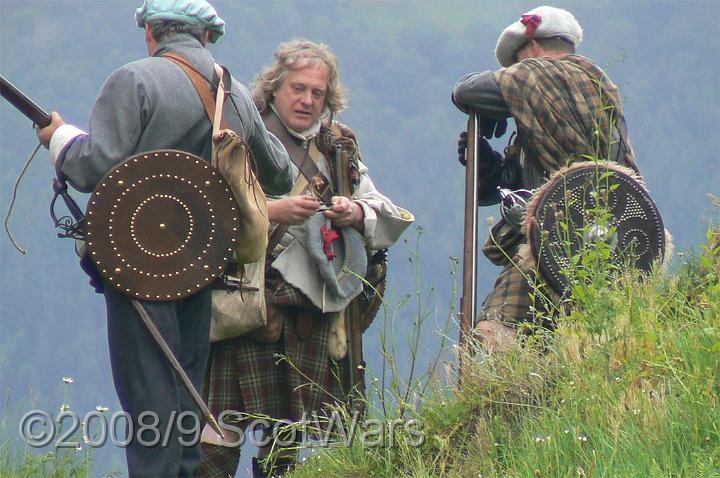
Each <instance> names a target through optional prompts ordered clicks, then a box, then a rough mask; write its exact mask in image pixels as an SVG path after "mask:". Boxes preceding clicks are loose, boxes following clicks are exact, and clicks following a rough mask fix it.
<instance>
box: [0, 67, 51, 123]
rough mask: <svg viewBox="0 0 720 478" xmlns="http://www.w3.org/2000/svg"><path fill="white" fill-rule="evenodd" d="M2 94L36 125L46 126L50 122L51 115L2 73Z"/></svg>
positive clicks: (0, 89)
mask: <svg viewBox="0 0 720 478" xmlns="http://www.w3.org/2000/svg"><path fill="white" fill-rule="evenodd" d="M0 94H1V95H2V97H3V98H5V99H6V100H8V101H9V102H10V103H11V104H12V105H13V106H14V107H15V108H16V109H17V110H18V111H20V112H21V113H22V114H24V115H25V116H26V117H27V118H28V119H30V120H31V121H32V122H33V123H35V124H36V125H38V126H40V127H43V128H44V127H45V126H47V125H49V124H50V115H49V114H48V113H47V112H46V111H45V110H44V109H42V108H40V107H39V106H38V105H37V104H36V103H35V102H34V101H33V100H31V99H30V98H28V97H27V96H25V94H23V92H22V91H20V90H18V89H17V88H16V87H15V86H14V85H13V84H12V83H10V82H9V81H8V80H7V79H6V78H5V77H4V76H2V75H0Z"/></svg>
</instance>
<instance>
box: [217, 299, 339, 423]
mask: <svg viewBox="0 0 720 478" xmlns="http://www.w3.org/2000/svg"><path fill="white" fill-rule="evenodd" d="M282 310H283V311H284V314H283V315H284V320H283V330H282V335H281V337H280V339H279V340H278V341H277V342H275V343H269V344H268V343H262V342H257V341H255V340H252V339H250V338H247V337H236V338H232V339H228V340H223V341H220V342H216V343H214V344H213V345H212V351H211V364H210V368H209V373H208V379H209V383H208V387H206V389H207V390H208V405H209V407H210V410H211V411H212V412H213V414H215V415H216V416H217V415H219V414H220V413H221V412H223V411H225V410H235V411H239V412H242V413H244V414H248V415H252V416H254V415H266V416H269V417H272V418H274V419H288V420H292V421H298V420H300V419H301V418H302V416H303V413H304V412H307V413H312V412H317V413H318V414H320V413H321V412H323V411H326V410H327V409H328V407H327V404H335V403H338V402H339V403H344V402H345V393H344V392H343V390H344V387H343V381H346V380H347V379H346V377H347V373H348V371H347V360H342V361H340V362H335V361H333V360H332V359H331V358H330V355H329V350H328V339H329V335H330V323H331V321H330V318H329V317H325V316H324V315H323V314H322V313H321V312H320V311H319V310H318V311H317V313H316V315H315V316H314V317H313V331H312V332H311V333H310V334H309V335H308V336H307V337H305V338H304V339H302V338H300V337H299V335H298V331H297V322H296V316H297V314H298V313H299V312H300V311H301V310H300V309H296V308H292V307H283V308H282ZM302 312H303V313H308V312H307V310H306V309H303V310H302ZM250 419H251V420H252V418H250Z"/></svg>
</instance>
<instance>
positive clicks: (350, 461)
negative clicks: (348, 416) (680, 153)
mask: <svg viewBox="0 0 720 478" xmlns="http://www.w3.org/2000/svg"><path fill="white" fill-rule="evenodd" d="M679 260H680V261H681V262H682V261H684V262H683V264H682V265H681V266H680V267H678V270H677V271H676V272H675V273H674V274H672V275H671V274H666V273H662V272H660V271H657V272H655V273H654V274H652V275H651V277H649V278H646V279H645V280H642V281H641V280H639V279H638V278H637V277H636V276H633V275H629V274H622V275H620V276H619V275H618V274H617V273H615V274H613V275H606V276H605V277H604V278H603V277H601V278H600V279H599V280H598V279H597V278H596V280H594V281H593V282H592V283H590V284H587V283H585V286H584V287H582V288H576V290H575V296H574V297H572V298H571V302H570V303H569V307H568V310H567V313H566V314H564V315H563V317H562V318H561V320H560V323H559V327H558V329H557V331H556V332H555V333H554V334H552V335H551V336H546V337H542V338H540V339H539V340H536V341H531V343H529V344H528V345H527V346H525V347H523V348H520V347H518V348H516V349H514V350H513V351H511V352H510V353H507V354H502V355H499V354H494V355H489V356H488V355H485V354H483V353H482V352H481V351H480V349H479V348H476V350H474V352H473V354H472V356H471V357H468V358H466V364H467V365H466V369H465V373H464V374H463V379H462V381H461V382H460V384H459V385H458V384H457V380H456V379H455V377H453V376H449V377H447V378H445V379H443V378H439V377H433V378H431V379H430V386H429V387H428V389H427V390H426V391H425V393H424V394H423V395H422V396H417V397H415V398H416V399H415V400H411V401H412V403H404V401H403V400H395V403H396V406H395V407H394V408H393V409H392V410H390V409H388V408H387V407H386V408H385V413H383V412H382V408H380V409H378V410H375V411H371V412H370V414H369V416H370V417H371V418H381V419H382V420H384V423H385V424H386V427H385V428H386V430H387V429H389V428H392V427H390V425H389V424H390V422H391V421H392V420H393V419H396V418H398V416H399V414H402V415H403V417H404V418H405V420H408V419H410V418H415V419H417V420H418V423H421V424H422V433H423V438H424V439H423V440H418V437H417V434H416V433H412V430H411V432H407V430H404V429H403V428H402V426H400V427H395V430H394V431H395V433H394V434H393V436H392V439H393V441H394V442H393V443H392V444H389V443H387V440H386V443H385V446H377V443H376V442H375V443H371V442H369V440H368V437H369V435H368V434H367V433H368V428H367V427H364V428H362V427H361V428H360V429H359V430H356V432H355V433H354V435H353V438H354V440H353V441H352V443H351V445H350V446H339V447H336V448H330V449H320V450H315V451H314V452H312V453H310V455H309V457H308V458H307V459H306V461H305V464H304V465H302V466H300V467H299V468H297V469H296V471H295V473H294V475H293V476H294V477H297V478H300V477H315V476H333V477H337V478H340V477H366V476H367V477H398V476H412V477H429V476H450V477H506V476H507V477H533V476H534V477H591V476H592V477H600V476H614V477H616V476H619V477H669V476H673V477H717V476H720V284H719V283H718V277H720V231H716V232H715V233H714V234H713V232H712V231H710V232H708V243H707V245H706V246H704V248H703V251H702V253H701V254H698V255H697V256H695V257H692V258H690V257H687V256H685V257H683V256H682V255H681V257H680V259H679ZM596 272H597V271H596ZM416 390H417V388H416ZM397 395H399V396H400V397H402V396H403V394H396V396H397ZM413 404H417V406H414V405H413ZM416 429H417V425H415V430H416ZM388 435H389V434H386V435H385V437H386V438H388ZM363 438H364V439H363ZM420 441H422V443H419V442H420Z"/></svg>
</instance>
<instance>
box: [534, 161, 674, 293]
mask: <svg viewBox="0 0 720 478" xmlns="http://www.w3.org/2000/svg"><path fill="white" fill-rule="evenodd" d="M524 228H525V231H526V233H527V235H528V242H529V244H530V250H531V254H532V256H533V259H534V260H535V262H536V265H537V267H538V270H539V272H540V274H541V276H542V278H543V279H545V281H546V282H547V283H548V284H549V285H550V286H551V287H552V288H553V289H554V290H555V291H556V292H558V293H560V294H564V293H565V292H566V291H567V289H568V286H569V283H570V277H571V276H573V275H574V277H579V275H577V274H576V272H577V270H578V267H579V266H578V265H577V264H576V263H575V262H574V261H573V257H574V256H576V255H578V254H581V253H582V251H583V250H587V249H585V248H587V247H593V246H594V245H597V244H598V243H599V242H604V243H606V244H607V245H608V246H609V248H608V249H609V250H610V261H611V262H612V263H614V264H616V265H619V266H622V265H625V264H630V265H633V266H634V267H636V268H638V269H640V270H643V271H649V270H650V269H651V267H652V264H653V263H654V262H655V261H656V260H658V259H659V260H662V258H663V256H664V254H665V228H664V226H663V221H662V218H661V217H660V213H659V212H658V209H657V207H656V206H655V203H654V202H653V200H652V198H651V197H650V195H649V194H648V192H647V190H646V189H645V188H644V187H643V185H642V184H641V182H640V181H639V180H638V179H637V178H636V177H635V175H634V173H633V172H632V171H630V170H627V169H626V168H622V167H620V166H615V165H612V164H610V163H593V162H585V163H580V164H578V165H575V166H571V167H569V168H566V169H565V170H562V171H559V172H558V173H556V174H555V175H554V176H552V177H551V178H550V180H549V181H548V182H547V183H546V184H545V185H543V187H541V188H540V189H539V190H538V191H537V192H536V193H535V197H534V198H533V199H532V202H531V204H530V206H529V207H528V211H527V216H526V218H525V223H524ZM606 250H607V249H606Z"/></svg>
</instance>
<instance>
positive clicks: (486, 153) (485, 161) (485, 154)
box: [457, 131, 502, 167]
mask: <svg viewBox="0 0 720 478" xmlns="http://www.w3.org/2000/svg"><path fill="white" fill-rule="evenodd" d="M465 149H467V132H466V131H463V132H462V133H460V137H459V138H458V150H457V151H458V161H460V164H462V165H463V166H465V164H466V161H465ZM477 151H478V157H477V161H478V162H479V163H480V166H481V167H482V166H484V165H490V164H494V163H499V162H500V161H502V156H500V153H498V152H496V151H493V149H492V146H490V143H488V140H486V139H485V138H483V137H482V136H478V139H477Z"/></svg>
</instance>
